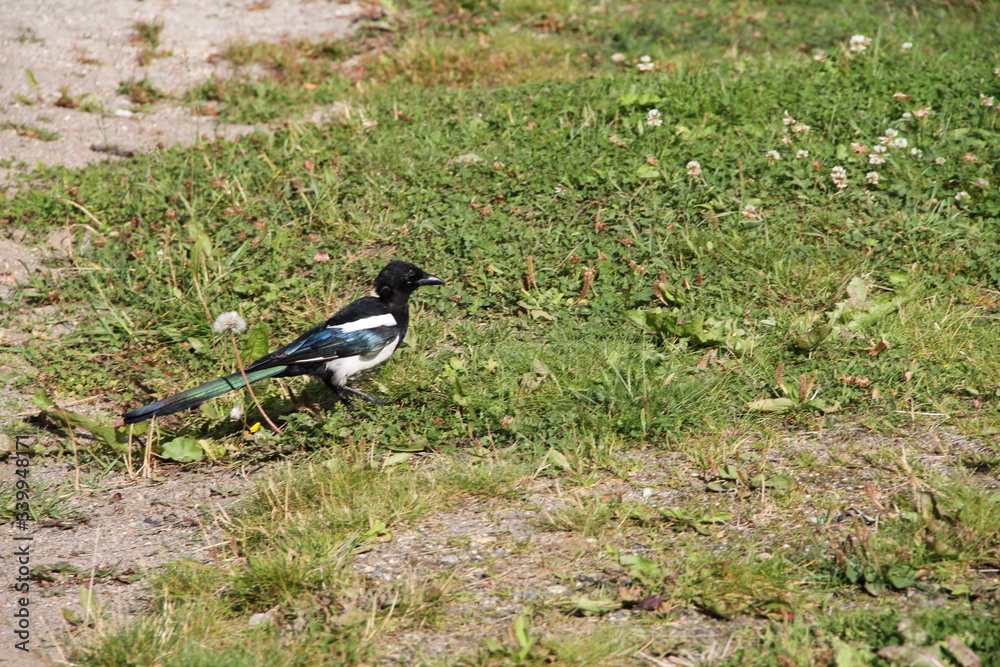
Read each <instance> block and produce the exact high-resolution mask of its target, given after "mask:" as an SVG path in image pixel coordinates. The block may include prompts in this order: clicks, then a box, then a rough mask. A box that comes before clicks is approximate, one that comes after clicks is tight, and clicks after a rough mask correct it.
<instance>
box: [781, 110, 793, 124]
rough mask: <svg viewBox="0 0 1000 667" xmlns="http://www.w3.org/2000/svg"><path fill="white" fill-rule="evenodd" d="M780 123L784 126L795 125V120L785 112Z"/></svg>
mask: <svg viewBox="0 0 1000 667" xmlns="http://www.w3.org/2000/svg"><path fill="white" fill-rule="evenodd" d="M781 122H782V123H784V124H785V125H795V119H794V118H792V117H791V116H790V115H788V112H787V111H786V112H785V117H784V118H782V119H781Z"/></svg>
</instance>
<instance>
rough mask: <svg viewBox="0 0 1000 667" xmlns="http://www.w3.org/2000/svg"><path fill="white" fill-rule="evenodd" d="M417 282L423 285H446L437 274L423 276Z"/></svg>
mask: <svg viewBox="0 0 1000 667" xmlns="http://www.w3.org/2000/svg"><path fill="white" fill-rule="evenodd" d="M417 284H418V285H421V286H423V285H444V284H446V283H445V282H444V281H443V280H441V279H440V278H438V277H437V276H424V277H423V278H421V279H420V280H418V281H417Z"/></svg>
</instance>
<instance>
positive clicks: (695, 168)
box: [685, 160, 701, 176]
mask: <svg viewBox="0 0 1000 667" xmlns="http://www.w3.org/2000/svg"><path fill="white" fill-rule="evenodd" d="M685 166H686V167H687V175H688V176H701V163H700V162H698V161H697V160H691V161H690V162H688V163H687V165H685Z"/></svg>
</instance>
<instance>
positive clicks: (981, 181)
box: [976, 178, 990, 188]
mask: <svg viewBox="0 0 1000 667" xmlns="http://www.w3.org/2000/svg"><path fill="white" fill-rule="evenodd" d="M976 185H978V186H979V187H981V188H988V187H990V182H989V181H987V180H986V179H985V178H977V179H976Z"/></svg>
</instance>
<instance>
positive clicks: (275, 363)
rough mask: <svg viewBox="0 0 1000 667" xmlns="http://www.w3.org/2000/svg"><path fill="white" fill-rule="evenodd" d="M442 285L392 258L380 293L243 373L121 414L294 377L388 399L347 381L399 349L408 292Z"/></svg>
mask: <svg viewBox="0 0 1000 667" xmlns="http://www.w3.org/2000/svg"><path fill="white" fill-rule="evenodd" d="M444 284H445V281H443V280H441V279H440V278H438V277H437V276H432V275H431V274H429V273H427V272H426V271H424V270H423V269H421V268H420V267H418V266H415V265H414V264H410V263H409V262H403V261H399V260H393V261H391V262H389V263H388V264H386V266H385V268H384V269H382V271H380V272H379V274H378V276H376V278H375V282H374V289H375V294H376V296H363V297H361V298H360V299H358V300H356V301H353V302H351V303H350V304H348V305H347V306H345V307H344V308H342V309H340V310H339V311H337V312H336V313H335V314H334V315H333V316H332V317H331V318H330V319H328V320H326V321H325V322H320V323H319V324H317V325H316V326H314V327H313V328H312V329H310V330H309V331H307V332H305V333H304V334H302V335H301V336H299V337H298V338H296V339H295V340H293V341H292V342H291V343H289V344H288V345H285V346H283V347H280V348H278V349H277V350H275V351H274V352H271V353H269V354H266V355H264V356H263V357H261V358H260V359H257V360H256V361H253V362H252V363H250V364H248V365H247V366H246V367H245V368H244V369H243V371H242V372H236V373H231V374H229V375H227V376H225V377H221V378H218V379H216V380H212V381H211V382H207V383H205V384H203V385H200V386H198V387H194V388H192V389H188V390H186V391H182V392H180V393H179V394H174V395H173V396H168V397H167V398H161V399H160V400H158V401H156V402H155V403H150V404H149V405H145V406H143V407H141V408H136V409H134V410H129V411H128V412H126V413H124V414H123V415H122V418H123V419H124V420H125V423H126V424H135V423H138V422H142V421H146V420H147V419H151V418H153V417H162V416H164V415H170V414H173V413H175V412H180V411H182V410H187V409H189V408H193V407H196V406H198V405H201V404H202V403H204V402H205V401H207V400H209V399H210V398H215V397H216V396H220V395H222V394H225V393H227V392H230V391H234V390H236V389H241V388H242V387H245V386H246V385H247V384H248V383H249V384H253V383H255V382H260V381H261V380H264V379H266V378H280V377H292V376H296V375H311V376H313V377H317V378H319V379H320V380H322V381H323V382H324V383H326V386H327V387H329V388H330V390H331V391H333V393H334V394H335V395H336V396H337V397H338V398H339V399H341V400H343V401H346V400H347V395H348V394H351V395H354V396H357V397H360V398H362V399H364V400H366V401H368V402H370V403H384V401H383V400H381V399H377V398H375V397H373V396H370V395H368V394H366V393H365V392H363V391H359V390H358V389H354V388H352V387H348V386H347V381H348V380H349V379H350V378H351V377H353V376H355V375H357V374H358V373H360V372H361V371H364V370H367V369H369V368H372V367H374V366H377V365H379V364H381V363H382V362H384V361H385V360H386V359H388V358H389V357H391V356H392V353H393V352H395V351H396V348H398V347H399V344H400V343H401V342H402V341H403V338H404V337H405V336H406V330H407V328H408V326H409V324H410V309H409V305H408V304H409V298H410V295H411V294H413V292H414V291H415V290H416V289H417V288H418V287H424V286H427V285H444ZM244 376H245V379H244Z"/></svg>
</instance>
